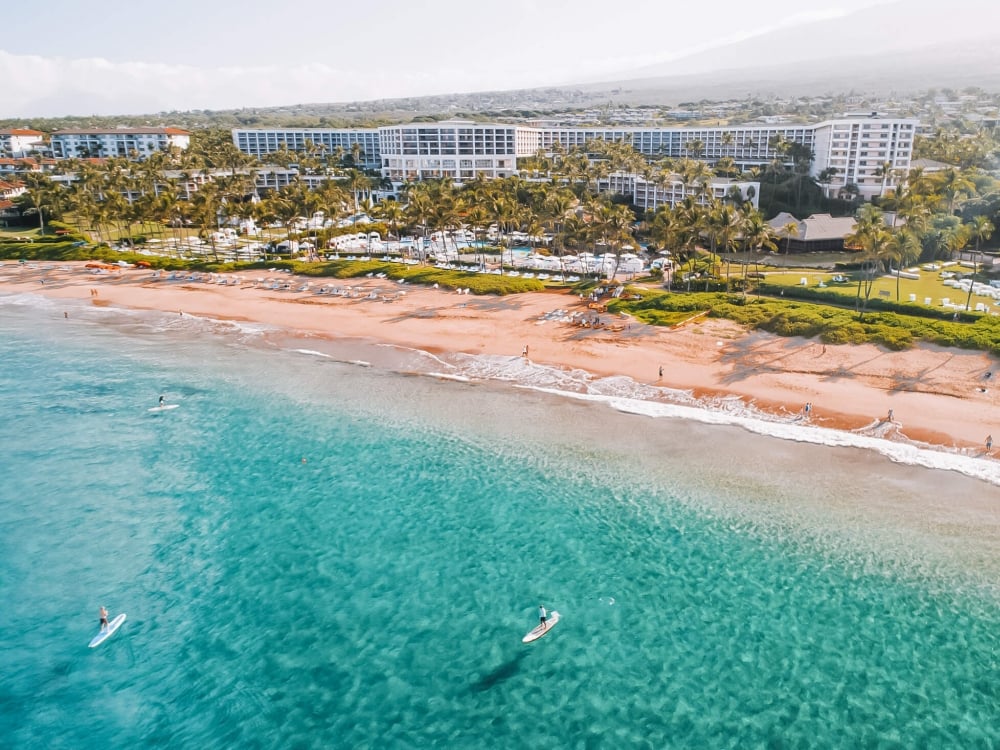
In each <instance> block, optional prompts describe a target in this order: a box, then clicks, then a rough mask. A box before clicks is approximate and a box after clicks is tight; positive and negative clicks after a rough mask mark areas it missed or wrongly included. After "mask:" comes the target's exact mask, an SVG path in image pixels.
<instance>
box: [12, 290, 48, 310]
mask: <svg viewBox="0 0 1000 750" xmlns="http://www.w3.org/2000/svg"><path fill="white" fill-rule="evenodd" d="M56 302H57V300H54V299H50V298H49V297H44V296H42V295H40V294H32V293H31V292H20V293H18V294H4V295H0V305H11V306H14V307H36V308H38V309H40V310H45V309H51V308H53V307H55V306H56ZM60 304H63V303H60Z"/></svg>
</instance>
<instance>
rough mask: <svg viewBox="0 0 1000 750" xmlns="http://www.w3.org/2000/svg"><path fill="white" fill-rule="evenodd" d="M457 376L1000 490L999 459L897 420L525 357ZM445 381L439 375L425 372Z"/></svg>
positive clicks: (468, 368) (473, 366)
mask: <svg viewBox="0 0 1000 750" xmlns="http://www.w3.org/2000/svg"><path fill="white" fill-rule="evenodd" d="M449 359H450V360H451V362H452V365H453V369H454V371H455V373H460V375H449V376H448V379H452V380H459V379H462V380H463V381H474V380H494V381H501V382H508V383H512V384H514V385H516V386H517V387H521V388H527V389H531V390H535V391H539V392H543V393H550V394H553V395H558V396H563V397H567V398H574V399H578V400H585V401H592V402H597V403H603V404H606V405H607V406H609V407H611V408H613V409H615V410H617V411H620V412H623V413H628V414H636V415H641V416H646V417H650V418H654V419H661V418H670V419H687V420H691V421H695V422H701V423H703V424H715V425H729V426H735V427H741V428H743V429H745V430H747V431H749V432H753V433H756V434H758V435H764V436H767V437H773V438H778V439H781V440H791V441H796V442H802V443H812V444H815V445H827V446H838V447H849V448H861V449H865V450H870V451H874V452H876V453H879V454H881V455H883V456H885V457H887V458H888V459H890V460H892V461H895V462H897V463H900V464H908V465H913V466H923V467H926V468H929V469H941V470H947V471H956V472H959V473H961V474H964V475H965V476H969V477H972V478H974V479H979V480H982V481H984V482H988V483H990V484H994V485H997V486H1000V462H998V461H995V460H993V459H989V458H984V457H982V456H980V455H978V454H970V453H968V452H966V451H963V450H961V449H954V448H946V447H943V446H931V445H927V444H924V443H919V442H916V441H913V440H910V439H908V438H906V436H905V434H904V433H903V432H902V431H901V429H900V425H899V424H897V423H895V422H886V421H884V420H878V419H876V420H874V421H872V422H871V423H870V424H867V425H865V426H863V427H860V428H858V429H856V430H853V431H844V430H834V429H830V428H826V427H821V426H818V425H815V424H811V423H810V422H808V421H806V419H805V418H804V417H803V416H802V415H801V414H793V413H788V412H784V413H781V412H779V413H774V412H768V411H764V410H761V409H759V408H757V407H756V406H755V405H754V404H753V403H752V402H747V401H745V400H743V399H742V398H740V397H739V396H735V395H734V396H711V397H706V398H702V399H699V398H695V397H694V395H693V394H692V393H691V392H690V391H685V390H678V389H672V388H663V387H659V386H654V385H648V384H645V383H638V382H636V381H634V380H633V379H631V378H629V377H627V376H612V377H595V376H594V375H593V374H591V373H589V372H586V371H583V370H576V369H570V370H567V369H561V368H557V367H550V366H547V365H540V364H536V363H533V362H531V361H530V360H529V359H526V358H525V357H518V356H507V357H504V356H495V355H469V354H460V355H453V356H451V357H449ZM424 374H425V375H431V376H432V377H438V378H440V377H443V375H442V373H440V372H439V371H436V370H435V371H433V372H425V373H424Z"/></svg>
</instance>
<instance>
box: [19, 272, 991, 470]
mask: <svg viewBox="0 0 1000 750" xmlns="http://www.w3.org/2000/svg"><path fill="white" fill-rule="evenodd" d="M226 277H228V278H230V279H233V278H234V277H236V278H240V276H239V275H236V274H228V275H226ZM241 278H242V283H237V284H226V285H222V284H207V283H205V282H202V281H188V280H183V281H168V280H166V278H164V277H162V276H161V277H160V278H153V276H152V273H151V272H150V271H149V270H148V269H123V270H121V271H113V272H109V273H101V274H94V273H92V272H91V271H90V269H86V268H85V267H84V264H83V263H81V262H72V263H60V262H37V263H28V264H18V263H11V262H7V263H4V264H3V265H2V266H0V293H3V294H17V293H24V292H27V293H32V294H37V295H41V296H44V297H47V298H49V299H53V300H59V299H66V300H77V301H80V302H84V303H85V302H86V300H87V299H88V298H89V299H90V301H91V304H93V305H96V306H100V307H108V306H118V307H124V308H132V309H146V310H155V311H161V312H165V313H172V312H174V311H176V312H177V313H178V314H181V315H184V314H189V315H195V316H199V317H205V318H212V319H218V320H229V321H233V322H247V323H260V324H266V325H271V326H274V327H276V328H278V329H282V330H283V331H285V332H287V333H288V334H290V335H292V336H296V337H303V338H309V337H317V336H318V337H322V338H328V339H333V340H349V339H356V340H365V341H369V342H374V343H384V344H390V345H396V346H402V347H407V348H414V349H421V350H424V351H427V352H430V353H435V354H446V353H465V354H472V355H477V354H480V355H494V356H510V357H512V358H518V357H521V356H522V355H523V352H524V350H525V348H526V347H527V351H528V356H527V360H528V361H530V362H533V363H536V364H541V365H546V366H550V367H554V368H563V369H568V370H573V369H578V370H582V371H584V372H587V373H590V374H591V375H593V376H594V377H598V378H600V377H615V376H627V377H629V378H631V379H632V380H633V381H635V383H636V384H645V385H648V386H651V387H656V388H665V389H675V390H678V391H683V392H687V393H690V394H691V395H692V396H693V397H694V398H696V399H698V400H699V401H702V402H706V401H710V400H713V399H731V398H734V397H736V398H739V399H741V401H742V402H743V403H744V404H745V405H750V406H753V407H754V408H755V409H757V410H758V411H761V412H763V413H765V414H768V415H772V416H775V417H784V418H792V417H796V416H797V415H798V416H800V417H801V416H803V411H804V407H805V404H807V403H810V404H811V405H812V412H811V415H810V418H809V419H808V420H804V419H800V420H799V421H800V422H803V423H804V424H808V425H811V426H813V427H819V428H824V429H830V430H837V431H843V432H853V433H859V434H866V435H871V436H873V437H884V438H888V439H890V440H893V441H900V442H910V443H917V444H925V445H926V446H929V447H935V448H938V449H946V450H950V451H958V452H960V453H962V454H963V455H967V456H978V457H981V458H983V459H984V460H992V457H995V455H996V454H995V453H994V454H992V457H991V456H988V455H986V453H985V447H984V441H985V439H986V436H987V435H991V434H993V431H994V430H996V431H997V435H998V437H1000V392H998V393H994V389H993V388H992V387H991V386H992V385H993V382H992V381H993V379H994V378H996V377H1000V361H998V360H997V358H995V357H992V356H990V355H988V354H986V353H984V352H970V351H965V350H960V349H945V348H943V347H936V346H932V345H920V346H917V347H914V348H913V349H910V350H908V351H904V352H889V351H886V350H883V349H880V348H878V347H876V346H874V345H870V344H864V345H836V346H835V345H829V346H824V345H822V344H821V343H817V342H816V341H813V340H803V339H789V338H780V337H778V336H774V335H772V334H767V333H762V332H754V331H750V332H748V331H745V330H744V329H743V328H741V327H740V326H739V325H737V324H735V323H732V322H730V321H726V320H720V319H713V318H702V319H700V320H699V321H697V322H695V323H692V324H689V325H688V326H684V327H681V328H676V329H665V328H659V327H654V326H646V325H644V324H642V323H639V322H637V321H633V320H631V319H628V318H620V317H617V316H612V315H611V314H610V313H602V314H601V315H600V317H601V322H602V323H603V324H604V325H603V326H602V327H600V328H590V327H583V326H580V325H579V324H578V323H576V322H571V321H573V320H576V319H577V318H579V317H582V316H588V315H594V314H595V313H593V312H592V311H589V310H588V309H587V306H586V302H585V301H583V300H580V299H579V298H578V297H576V296H574V295H573V294H571V293H567V292H564V291H553V292H535V293H528V294H518V295H510V296H507V297H475V296H469V295H459V294H457V293H456V292H454V291H449V290H444V289H432V288H427V287H417V286H410V285H407V284H399V283H397V282H393V281H391V280H388V279H377V278H358V279H309V278H303V277H294V276H292V275H291V274H284V273H267V272H264V273H260V272H253V273H252V274H243V275H242V277H241ZM263 279H275V280H282V281H286V282H287V281H292V282H293V283H292V289H293V290H294V289H298V288H299V287H300V286H302V285H303V284H310V288H309V289H308V290H307V291H279V290H274V289H270V288H264V285H263V284H261V283H260V282H259V280H263ZM324 285H326V286H337V287H341V288H343V289H345V290H352V292H353V293H354V294H355V295H356V296H353V297H351V296H345V297H339V296H337V297H335V296H328V295H317V294H316V291H315V290H317V289H318V288H319V287H321V286H324ZM372 292H375V293H376V294H375V297H374V298H372V297H371V294H372ZM574 315H576V316H577V318H574V317H573V316H574ZM660 368H662V373H663V375H662V377H661V376H660V374H659V373H660V371H661V370H660ZM987 373H993V375H992V376H987ZM845 405H848V406H845ZM890 409H891V410H893V420H892V421H891V422H890V421H888V420H887V419H886V418H887V416H888V413H889V410H890ZM786 421H788V419H786Z"/></svg>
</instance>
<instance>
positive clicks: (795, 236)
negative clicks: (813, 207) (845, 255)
mask: <svg viewBox="0 0 1000 750" xmlns="http://www.w3.org/2000/svg"><path fill="white" fill-rule="evenodd" d="M767 223H768V224H770V225H771V229H773V230H774V231H775V233H776V234H777V235H778V236H779V237H781V238H782V241H783V249H784V251H785V252H786V253H803V252H811V251H839V250H843V249H844V239H845V238H846V237H847V236H848V235H850V234H852V233H853V232H854V229H855V227H856V226H857V222H856V221H855V219H854V217H853V216H830V214H813V215H812V216H809V217H807V218H805V219H803V220H802V221H799V220H798V219H796V218H795V217H794V216H792V215H791V214H789V213H780V214H778V215H777V216H775V217H774V218H773V219H771V220H770V221H768V222H767ZM790 225H794V226H795V231H794V232H791V231H789V230H788V227H789V226H790Z"/></svg>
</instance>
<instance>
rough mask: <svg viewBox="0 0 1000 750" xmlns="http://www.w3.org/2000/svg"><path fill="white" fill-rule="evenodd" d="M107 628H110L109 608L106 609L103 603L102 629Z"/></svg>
mask: <svg viewBox="0 0 1000 750" xmlns="http://www.w3.org/2000/svg"><path fill="white" fill-rule="evenodd" d="M107 629H108V610H107V609H105V608H104V605H103V604H102V605H101V631H102V632H103V631H105V630H107Z"/></svg>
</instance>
